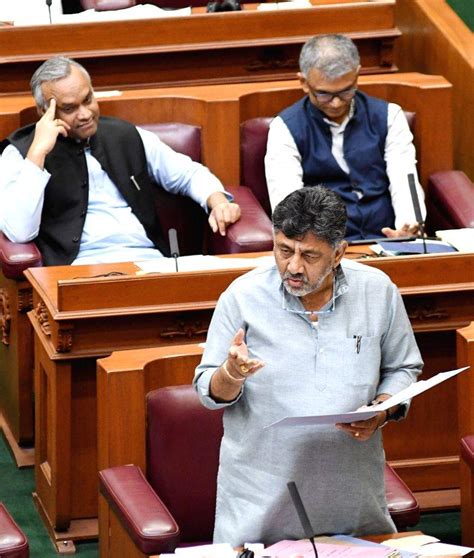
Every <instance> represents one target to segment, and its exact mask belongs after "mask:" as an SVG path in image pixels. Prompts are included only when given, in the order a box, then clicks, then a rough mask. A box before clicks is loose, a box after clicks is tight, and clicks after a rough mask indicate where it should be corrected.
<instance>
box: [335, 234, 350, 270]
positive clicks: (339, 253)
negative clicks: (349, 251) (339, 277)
mask: <svg viewBox="0 0 474 558" xmlns="http://www.w3.org/2000/svg"><path fill="white" fill-rule="evenodd" d="M347 246H348V244H347V241H346V240H343V241H342V242H341V244H339V246H338V247H337V248H336V254H335V257H334V267H335V268H336V267H337V266H338V265H339V264H340V262H341V260H342V258H343V256H344V254H345V252H346V248H347Z"/></svg>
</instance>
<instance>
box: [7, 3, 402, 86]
mask: <svg viewBox="0 0 474 558" xmlns="http://www.w3.org/2000/svg"><path fill="white" fill-rule="evenodd" d="M315 3H316V2H315ZM197 11H198V12H199V10H197ZM394 22H395V1H394V0H385V1H384V0H380V1H378V2H354V3H352V2H350V3H340V2H336V3H333V4H330V3H324V5H321V4H319V5H315V6H313V7H312V8H307V9H295V10H284V11H273V12H262V11H256V10H255V9H248V10H243V11H241V12H232V13H230V12H227V13H217V14H206V13H202V11H201V13H195V14H192V15H191V16H187V17H166V18H162V19H159V18H157V19H143V20H128V21H111V22H100V23H76V24H69V25H65V24H61V25H54V24H53V25H48V26H35V27H1V28H0V94H1V93H18V92H25V91H28V90H29V80H30V78H31V76H32V74H33V72H34V71H35V69H36V68H37V67H38V66H39V64H40V63H41V62H43V61H44V60H45V59H47V58H49V57H51V56H54V55H57V54H63V55H65V56H69V57H72V58H75V59H76V60H78V61H79V62H81V63H82V64H84V65H85V67H86V68H87V69H88V70H89V72H90V73H91V75H92V77H93V80H94V82H95V85H96V87H102V88H103V87H106V88H110V87H119V88H125V87H131V86H132V87H137V86H140V87H151V86H153V87H156V86H168V85H193V84H212V83H236V82H245V81H268V80H275V79H291V78H293V77H294V76H295V73H296V72H297V71H298V56H299V52H300V50H301V47H302V45H303V44H304V42H305V41H306V40H307V39H309V38H310V37H312V36H313V35H316V34H319V33H347V34H348V35H350V36H351V37H352V38H353V39H354V41H355V42H356V44H357V46H358V47H359V50H360V53H361V59H362V72H363V73H381V72H390V71H395V70H396V67H395V66H394V64H393V44H394V41H395V39H396V38H397V37H398V36H399V35H400V32H399V31H398V29H397V28H396V27H395V23H394Z"/></svg>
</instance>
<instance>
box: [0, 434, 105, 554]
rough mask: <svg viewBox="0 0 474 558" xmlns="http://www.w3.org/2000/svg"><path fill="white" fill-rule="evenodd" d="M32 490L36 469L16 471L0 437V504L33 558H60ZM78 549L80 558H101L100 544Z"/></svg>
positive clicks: (95, 543) (90, 543)
mask: <svg viewBox="0 0 474 558" xmlns="http://www.w3.org/2000/svg"><path fill="white" fill-rule="evenodd" d="M33 490H34V474H33V469H32V468H26V469H17V467H16V466H15V463H14V461H13V459H12V457H11V455H10V453H9V451H8V449H7V446H6V444H5V440H4V438H3V436H0V501H2V502H3V503H4V504H5V506H6V507H7V508H8V511H9V512H10V514H11V515H12V517H13V518H14V520H15V521H16V522H17V524H18V525H19V526H20V528H21V529H22V530H23V531H24V532H25V534H26V536H27V537H28V542H29V545H30V557H31V558H57V557H58V554H57V553H56V550H55V548H54V546H53V544H52V543H51V540H50V539H49V536H48V533H47V531H46V529H45V527H44V526H43V523H42V521H41V519H40V517H39V515H38V512H37V511H36V508H35V505H34V504H33V498H32V497H31V493H32V492H33ZM76 548H77V552H76V555H77V556H79V557H80V558H97V557H98V556H99V551H98V544H97V541H95V542H87V543H78V544H76Z"/></svg>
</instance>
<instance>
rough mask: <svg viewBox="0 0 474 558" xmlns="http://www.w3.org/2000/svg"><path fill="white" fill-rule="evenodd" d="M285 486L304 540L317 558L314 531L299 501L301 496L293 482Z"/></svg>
mask: <svg viewBox="0 0 474 558" xmlns="http://www.w3.org/2000/svg"><path fill="white" fill-rule="evenodd" d="M286 486H287V488H288V491H289V493H290V496H291V500H292V502H293V505H294V506H295V508H296V513H297V514H298V518H299V520H300V523H301V526H302V527H303V531H304V534H305V535H306V538H307V539H309V542H310V543H311V546H312V547H313V551H314V558H318V551H317V550H316V544H315V542H314V529H313V527H312V526H311V523H310V521H309V517H308V514H307V513H306V509H305V507H304V504H303V501H302V500H301V496H300V493H299V490H298V488H297V487H296V483H295V482H293V481H291V482H287V483H286Z"/></svg>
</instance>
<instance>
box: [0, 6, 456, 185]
mask: <svg viewBox="0 0 474 558" xmlns="http://www.w3.org/2000/svg"><path fill="white" fill-rule="evenodd" d="M376 4H378V2H374V3H372V5H376ZM0 38H1V30H0ZM0 69H1V67H0ZM291 77H294V76H293V75H292V76H291ZM0 80H1V74H0ZM94 80H95V76H94ZM359 87H360V89H361V90H362V91H364V92H365V93H367V94H369V95H374V96H376V97H380V98H381V99H386V100H387V101H391V102H393V103H397V104H399V105H401V106H402V107H403V109H404V110H407V111H411V112H415V113H416V123H415V130H414V137H415V140H414V141H415V147H416V152H417V159H418V165H417V166H418V174H419V176H420V180H421V183H422V185H423V186H424V187H426V183H427V180H428V177H429V176H430V175H431V174H433V173H434V172H436V171H439V170H450V169H452V168H453V148H452V109H451V94H452V86H451V84H450V83H449V82H447V81H446V80H445V79H444V78H443V77H440V76H430V75H425V74H419V73H407V74H384V75H380V74H379V75H372V76H361V78H360V79H359ZM302 96H303V92H302V89H301V85H300V83H299V82H298V81H297V80H296V79H292V80H287V81H271V82H268V81H267V82H264V83H239V84H228V85H208V86H193V87H169V88H160V89H135V90H129V91H123V92H122V94H121V95H118V96H110V97H106V98H101V99H100V101H99V102H100V110H101V114H103V115H104V116H115V117H117V118H123V119H125V120H128V121H130V122H132V123H133V124H136V125H141V124H153V123H157V122H183V123H186V124H192V125H193V126H198V127H200V128H201V131H202V132H201V145H202V162H203V163H204V164H205V165H206V166H207V167H209V169H210V170H211V171H212V172H213V173H214V174H216V175H217V176H218V177H219V178H220V179H221V180H222V182H223V183H224V184H240V183H241V182H240V124H241V123H243V122H245V121H246V120H249V119H251V118H256V117H262V116H266V117H272V116H275V115H277V114H278V113H279V112H280V111H281V110H283V109H284V108H286V107H288V106H290V105H291V104H293V103H295V102H296V101H297V100H299V99H301V97H302ZM439 106H442V107H443V111H441V112H440V111H439V110H438V107H439ZM37 118H38V115H37V112H36V108H35V106H34V101H33V99H32V97H31V95H30V94H25V95H11V96H4V97H0V139H1V138H4V137H6V136H8V134H10V133H11V132H13V131H14V130H15V129H17V128H19V127H21V126H25V125H26V124H30V123H32V122H35V121H36V120H37Z"/></svg>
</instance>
